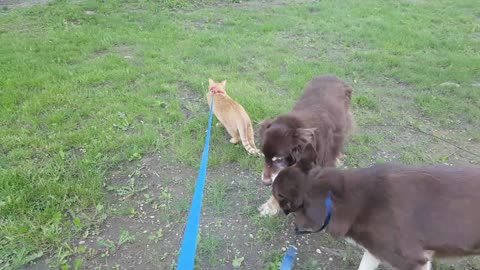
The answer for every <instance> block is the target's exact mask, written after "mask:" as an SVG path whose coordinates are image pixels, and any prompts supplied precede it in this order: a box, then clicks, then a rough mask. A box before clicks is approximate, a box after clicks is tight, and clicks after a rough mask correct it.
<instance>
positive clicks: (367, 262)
mask: <svg viewBox="0 0 480 270" xmlns="http://www.w3.org/2000/svg"><path fill="white" fill-rule="evenodd" d="M379 264H380V260H378V259H377V258H375V256H373V255H372V254H371V253H370V252H369V251H368V250H366V249H365V253H363V257H362V261H361V262H360V266H358V270H375V269H377V267H378V265H379Z"/></svg>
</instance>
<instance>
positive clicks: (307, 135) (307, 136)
mask: <svg viewBox="0 0 480 270" xmlns="http://www.w3.org/2000/svg"><path fill="white" fill-rule="evenodd" d="M315 130H316V128H297V129H296V130H295V133H294V134H293V136H294V138H296V139H297V140H298V142H299V143H300V144H303V145H306V144H307V143H312V142H313V139H314V138H315Z"/></svg>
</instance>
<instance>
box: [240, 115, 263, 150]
mask: <svg viewBox="0 0 480 270" xmlns="http://www.w3.org/2000/svg"><path fill="white" fill-rule="evenodd" d="M238 131H239V133H240V139H241V140H242V144H243V147H244V148H245V150H247V152H248V153H249V154H252V155H261V152H260V150H258V149H257V148H256V147H255V143H254V139H253V138H254V135H253V127H252V124H251V123H250V122H248V123H247V124H246V125H244V126H243V127H242V128H239V129H238Z"/></svg>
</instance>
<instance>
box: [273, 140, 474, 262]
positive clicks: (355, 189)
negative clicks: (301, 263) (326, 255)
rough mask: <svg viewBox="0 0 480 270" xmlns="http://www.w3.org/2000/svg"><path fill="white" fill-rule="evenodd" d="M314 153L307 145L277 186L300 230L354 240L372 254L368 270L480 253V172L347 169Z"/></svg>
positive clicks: (277, 193) (385, 167) (365, 258)
mask: <svg viewBox="0 0 480 270" xmlns="http://www.w3.org/2000/svg"><path fill="white" fill-rule="evenodd" d="M314 152H315V151H314V150H313V147H307V148H306V150H305V151H304V155H303V157H302V158H301V160H300V161H299V162H298V163H297V164H295V165H294V166H291V167H289V168H287V169H284V170H282V171H281V172H280V173H279V175H278V176H277V179H276V180H275V182H274V183H273V196H274V197H275V198H276V199H277V200H278V201H279V204H280V206H281V208H282V209H283V211H284V212H285V213H286V214H288V213H291V212H292V213H295V227H296V231H297V233H299V232H300V233H307V232H308V233H309V232H317V231H319V229H320V228H322V227H324V228H325V230H326V232H328V233H329V234H331V235H333V236H335V237H345V238H347V239H351V240H353V241H354V242H355V243H357V244H359V245H361V246H362V247H364V248H365V249H366V251H365V253H364V256H363V258H362V262H361V263H360V267H359V268H358V269H360V270H373V269H376V268H377V267H378V265H379V264H380V262H385V263H388V264H390V265H391V266H392V267H394V268H395V269H399V270H427V269H431V260H432V259H433V258H434V257H439V258H441V257H460V256H467V255H479V254H480V212H479V211H478V209H477V207H479V206H480V167H473V166H472V167H452V166H445V165H430V166H418V167H414V166H404V165H398V164H396V165H395V164H382V165H374V166H372V167H369V168H362V169H353V170H339V169H335V168H321V167H319V166H314V165H313V161H314V158H315V153H314ZM328 200H330V203H328V202H327V201H328ZM329 205H330V206H329ZM328 209H330V211H329V210H328ZM328 212H329V213H330V214H331V217H330V218H329V219H327V218H326V216H330V215H327V213H328ZM328 221H329V222H328ZM324 225H326V227H325V226H324Z"/></svg>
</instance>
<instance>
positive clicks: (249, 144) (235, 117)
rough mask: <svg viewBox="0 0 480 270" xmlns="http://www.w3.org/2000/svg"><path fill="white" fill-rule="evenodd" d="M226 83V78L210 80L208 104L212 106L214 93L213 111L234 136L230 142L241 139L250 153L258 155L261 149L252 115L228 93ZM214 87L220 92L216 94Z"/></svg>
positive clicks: (234, 142) (236, 141)
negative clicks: (255, 137)
mask: <svg viewBox="0 0 480 270" xmlns="http://www.w3.org/2000/svg"><path fill="white" fill-rule="evenodd" d="M226 83H227V81H225V80H224V81H222V82H220V83H218V82H214V81H213V80H212V79H209V80H208V84H209V87H208V89H209V91H208V93H207V102H208V106H209V107H210V105H211V103H212V95H214V102H213V113H214V114H215V116H216V117H217V119H218V120H219V121H220V123H222V125H223V126H224V127H225V129H226V130H227V132H228V134H230V136H231V137H232V138H231V139H230V142H231V143H233V144H236V143H238V142H239V141H241V142H242V144H243V147H244V148H245V150H247V152H248V153H249V154H254V155H258V154H260V151H259V150H258V149H257V148H256V147H255V140H254V135H253V128H252V122H251V121H250V117H249V116H248V114H247V112H246V111H245V109H244V108H243V107H242V105H240V104H238V102H236V101H235V100H233V99H232V98H231V97H230V96H228V95H227V92H226V91H225V88H226ZM212 89H216V90H218V92H217V93H216V94H214V93H213V91H212Z"/></svg>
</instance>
